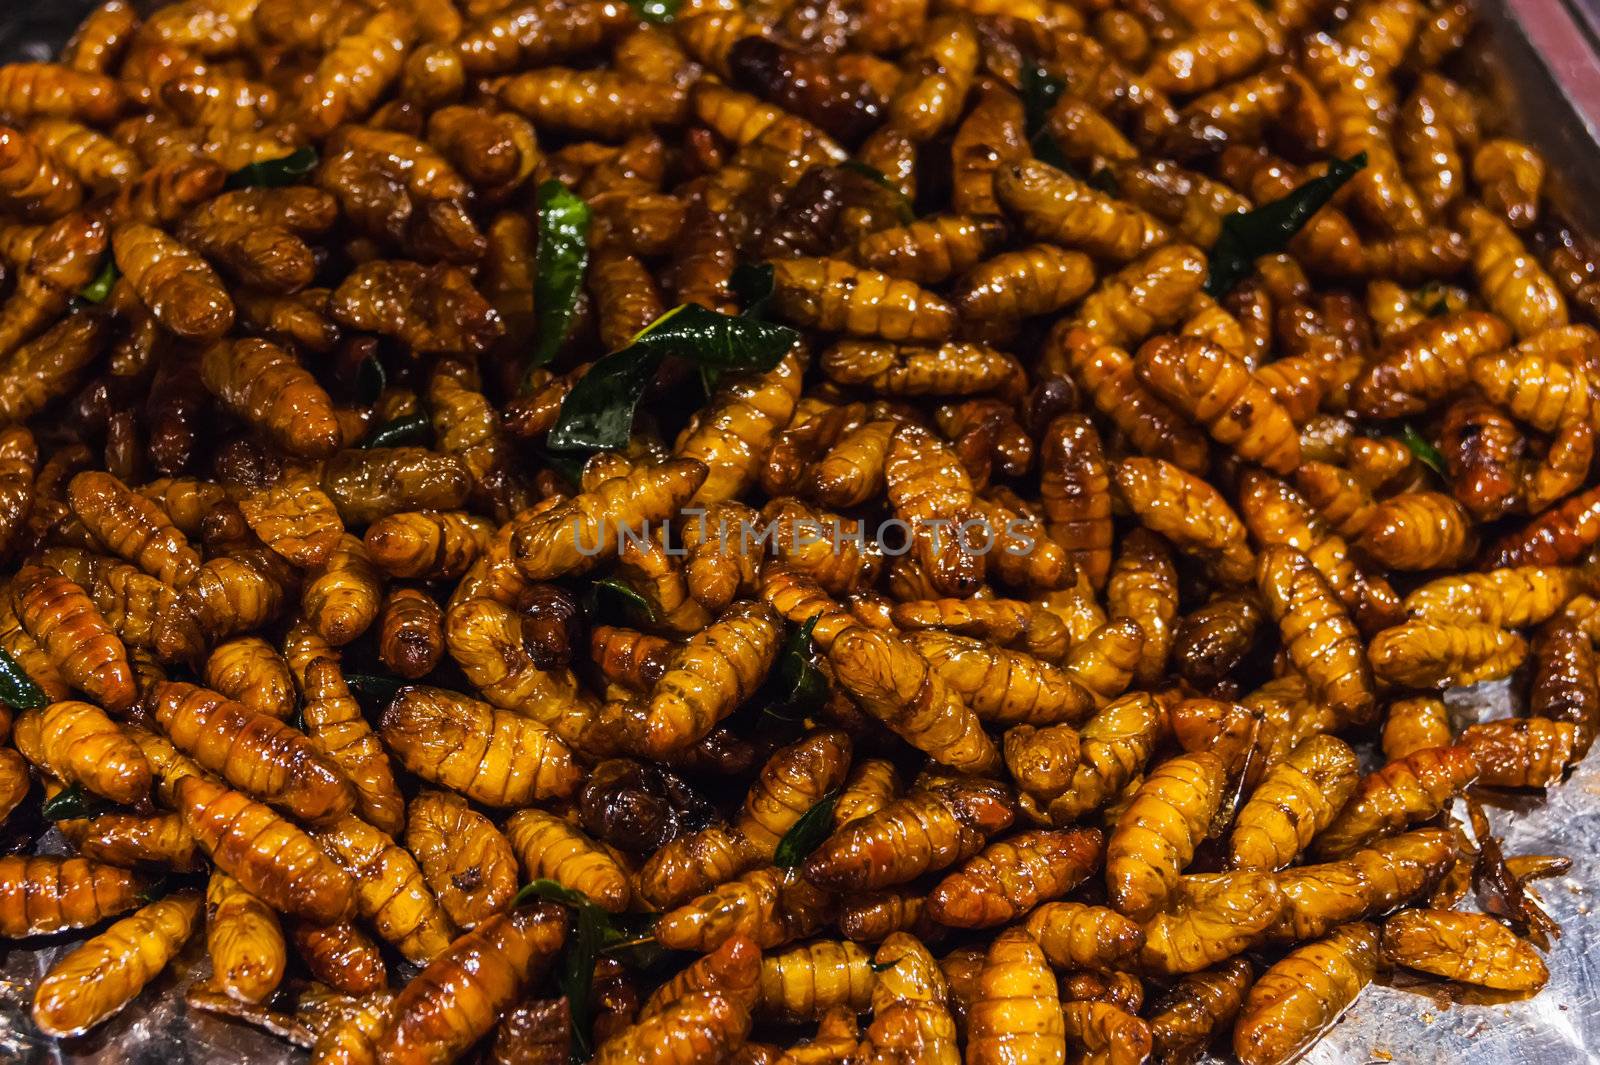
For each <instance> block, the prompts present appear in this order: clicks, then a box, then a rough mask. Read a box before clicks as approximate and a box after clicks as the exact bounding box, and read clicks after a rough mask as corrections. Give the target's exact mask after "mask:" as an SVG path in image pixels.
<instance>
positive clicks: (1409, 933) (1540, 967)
mask: <svg viewBox="0 0 1600 1065" xmlns="http://www.w3.org/2000/svg"><path fill="white" fill-rule="evenodd" d="M1383 954H1384V957H1386V958H1388V959H1389V961H1391V962H1394V963H1397V964H1400V965H1404V966H1406V967H1407V968H1411V969H1420V970H1422V971H1423V972H1427V973H1433V974H1434V975H1436V976H1443V977H1445V978H1446V979H1448V980H1456V981H1459V982H1461V983H1464V984H1476V985H1478V986H1479V987H1492V988H1496V989H1498V990H1502V991H1535V990H1538V989H1539V988H1541V987H1543V986H1544V984H1545V981H1546V980H1548V979H1549V978H1550V974H1549V972H1548V970H1546V968H1545V964H1544V959H1543V958H1541V957H1539V954H1538V952H1537V951H1535V950H1534V949H1533V946H1532V945H1531V944H1529V943H1526V942H1524V941H1523V940H1521V939H1518V938H1517V937H1516V936H1515V935H1513V934H1512V933H1511V931H1510V930H1509V929H1507V928H1506V927H1505V926H1504V925H1502V924H1501V923H1500V922H1498V921H1496V920H1494V919H1493V918H1492V917H1487V916H1485V915H1483V914H1481V913H1452V912H1450V911H1447V910H1406V911H1405V912H1404V913H1397V914H1395V915H1394V916H1393V917H1391V918H1390V919H1389V920H1387V921H1385V922H1384V924H1383Z"/></svg>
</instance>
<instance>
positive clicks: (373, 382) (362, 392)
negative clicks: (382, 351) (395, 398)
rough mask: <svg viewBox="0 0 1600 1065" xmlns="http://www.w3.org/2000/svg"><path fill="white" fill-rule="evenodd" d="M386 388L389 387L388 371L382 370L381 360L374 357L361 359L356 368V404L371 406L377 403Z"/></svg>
mask: <svg viewBox="0 0 1600 1065" xmlns="http://www.w3.org/2000/svg"><path fill="white" fill-rule="evenodd" d="M387 387H389V371H388V370H387V369H385V368H384V365H383V360H382V359H380V358H378V356H376V355H369V356H367V357H366V358H364V359H362V360H361V362H360V364H359V365H358V366H356V382H355V397H356V402H358V403H361V404H364V405H367V406H371V405H372V404H374V403H376V402H378V397H379V396H381V395H383V390H384V389H385V388H387Z"/></svg>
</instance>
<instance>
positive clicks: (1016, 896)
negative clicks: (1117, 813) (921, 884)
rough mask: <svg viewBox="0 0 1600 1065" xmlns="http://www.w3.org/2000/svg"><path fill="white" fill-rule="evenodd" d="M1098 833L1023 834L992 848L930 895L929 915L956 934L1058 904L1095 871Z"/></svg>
mask: <svg viewBox="0 0 1600 1065" xmlns="http://www.w3.org/2000/svg"><path fill="white" fill-rule="evenodd" d="M1103 849H1104V836H1103V835H1102V834H1101V833H1100V832H1099V831H1098V830H1096V829H1092V828H1084V829H1067V830H1062V831H1040V832H1023V833H1019V834H1018V835H1015V836H1012V837H1010V838H1008V839H1004V840H1001V841H999V842H997V843H991V844H990V845H989V846H988V847H986V848H985V849H984V850H983V852H982V853H981V854H978V855H976V856H975V857H973V858H971V859H969V860H968V861H967V862H966V863H965V864H964V865H962V867H961V868H960V869H958V870H956V871H955V872H953V873H951V874H949V875H948V876H946V877H945V878H944V879H943V880H941V881H940V882H939V883H938V885H937V886H936V887H935V888H934V889H933V890H932V891H931V892H930V893H929V895H928V904H927V909H928V914H929V916H931V917H932V918H933V919H934V920H936V921H938V922H939V923H940V924H944V925H950V926H952V927H956V928H986V927H992V926H995V925H1001V924H1007V923H1009V922H1011V921H1013V920H1016V919H1017V918H1020V917H1022V916H1024V915H1025V914H1027V913H1028V912H1029V911H1030V910H1032V909H1033V908H1034V907H1035V906H1037V905H1039V904H1040V903H1042V902H1047V901H1049V900H1051V899H1054V898H1060V897H1061V896H1062V895H1065V894H1066V893H1067V892H1069V891H1071V890H1072V889H1073V888H1075V887H1076V886H1077V885H1079V884H1081V883H1082V882H1083V881H1084V880H1086V879H1087V878H1088V877H1089V876H1090V875H1091V874H1093V872H1094V871H1095V868H1096V867H1097V866H1098V865H1099V863H1100V859H1101V853H1102V850H1103Z"/></svg>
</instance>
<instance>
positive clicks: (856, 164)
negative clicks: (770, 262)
mask: <svg viewBox="0 0 1600 1065" xmlns="http://www.w3.org/2000/svg"><path fill="white" fill-rule="evenodd" d="M839 169H840V170H848V171H850V172H851V173H852V174H860V175H861V176H862V177H864V178H866V179H867V180H868V181H870V182H872V183H873V184H874V185H877V186H879V187H881V188H883V189H884V190H885V191H886V192H889V193H890V194H891V195H893V197H894V209H895V213H896V214H898V215H899V216H900V224H901V225H910V224H911V223H912V222H915V221H916V220H917V211H916V208H914V207H912V206H911V201H910V200H908V199H906V194H905V193H903V192H901V191H900V189H899V188H898V187H896V185H895V183H894V182H892V181H890V180H889V176H888V175H887V174H885V173H884V172H883V171H882V170H879V169H878V168H877V167H875V166H868V165H867V164H866V163H863V162H861V161H860V160H858V159H847V160H846V161H844V162H842V163H840V164H839ZM769 269H770V267H769Z"/></svg>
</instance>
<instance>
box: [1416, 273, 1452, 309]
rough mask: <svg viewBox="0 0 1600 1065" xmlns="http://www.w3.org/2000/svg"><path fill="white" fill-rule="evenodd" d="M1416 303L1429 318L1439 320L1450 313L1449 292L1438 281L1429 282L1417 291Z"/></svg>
mask: <svg viewBox="0 0 1600 1065" xmlns="http://www.w3.org/2000/svg"><path fill="white" fill-rule="evenodd" d="M1417 302H1418V303H1420V304H1422V309H1423V311H1424V312H1426V313H1427V315H1428V317H1429V318H1439V317H1442V316H1443V315H1446V314H1449V313H1450V291H1449V289H1447V288H1446V287H1445V286H1444V285H1442V284H1440V283H1439V282H1438V281H1429V282H1428V283H1427V284H1426V285H1423V286H1422V287H1421V288H1419V289H1417Z"/></svg>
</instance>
